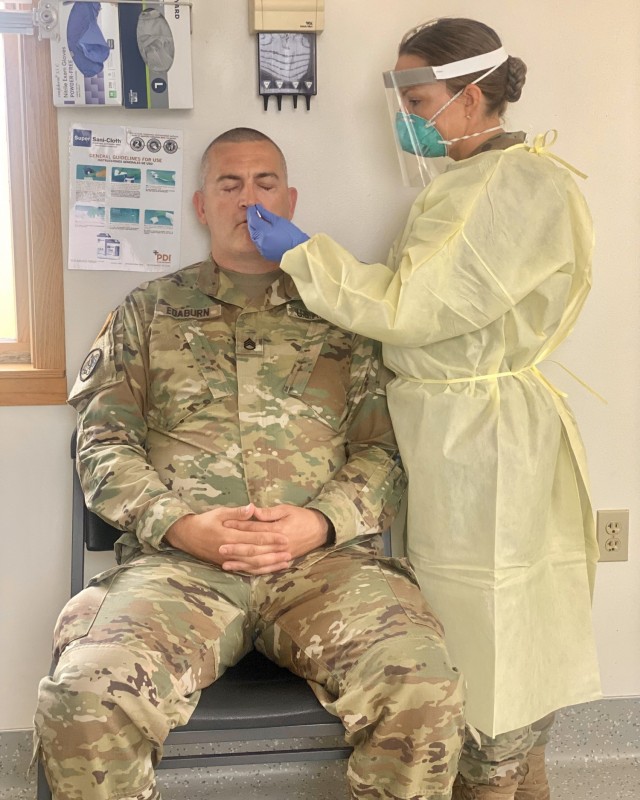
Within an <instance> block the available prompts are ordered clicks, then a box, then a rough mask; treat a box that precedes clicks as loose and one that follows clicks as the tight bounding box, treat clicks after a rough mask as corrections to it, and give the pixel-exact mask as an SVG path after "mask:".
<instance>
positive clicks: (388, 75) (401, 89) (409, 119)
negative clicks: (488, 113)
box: [383, 47, 509, 187]
mask: <svg viewBox="0 0 640 800" xmlns="http://www.w3.org/2000/svg"><path fill="white" fill-rule="evenodd" d="M508 57H509V56H508V54H507V52H506V51H505V49H504V48H503V47H500V48H498V49H497V50H493V51H492V52H490V53H484V54H483V55H480V56H474V57H473V58H465V59H463V60H462V61H454V62H452V63H450V64H443V65H442V66H439V67H417V68H415V69H405V70H390V71H389V72H385V73H383V78H384V85H385V91H386V94H387V103H388V106H389V114H390V116H391V124H392V128H393V131H394V138H395V142H396V150H397V153H398V160H399V161H400V169H401V171H402V180H403V182H404V184H405V186H422V187H425V186H427V185H428V184H429V183H430V182H431V181H432V180H433V178H435V177H436V176H437V175H439V174H440V173H441V172H443V171H444V169H445V167H446V165H447V164H448V163H449V162H450V159H449V157H448V155H447V153H448V146H449V145H450V144H452V143H453V142H454V141H460V140H461V139H467V138H471V137H473V136H476V135H479V134H480V133H486V132H487V131H488V130H498V128H488V129H486V130H484V131H480V132H478V133H474V134H470V136H462V137H459V138H457V139H452V140H449V141H447V140H445V139H443V137H442V136H441V135H440V133H439V131H438V129H437V127H436V124H434V123H437V117H438V116H439V115H440V114H441V113H442V112H443V111H444V110H445V109H446V108H447V107H448V106H449V105H450V104H451V103H452V102H453V101H454V100H455V99H456V98H457V97H458V96H459V95H460V94H462V91H463V90H462V91H460V92H458V93H457V94H455V95H454V96H453V97H451V98H450V99H449V100H448V101H447V102H446V103H445V104H444V105H443V106H442V107H441V108H440V109H438V110H437V111H436V113H435V114H434V115H433V116H432V117H431V119H428V120H427V119H424V118H423V117H419V116H417V115H415V114H412V113H411V110H410V108H407V107H406V103H407V99H406V98H407V94H409V93H410V90H411V88H412V87H418V86H422V85H427V84H437V83H439V82H442V81H447V80H449V78H457V77H460V76H462V75H471V74H473V73H474V72H480V71H481V70H485V72H484V73H483V74H482V75H481V76H480V77H479V78H476V80H475V81H473V83H478V82H479V81H481V80H482V79H483V78H485V77H486V76H487V75H489V74H490V73H491V72H493V71H494V70H495V69H497V68H498V67H499V66H500V65H501V64H504V62H505V61H506V60H507V58H508Z"/></svg>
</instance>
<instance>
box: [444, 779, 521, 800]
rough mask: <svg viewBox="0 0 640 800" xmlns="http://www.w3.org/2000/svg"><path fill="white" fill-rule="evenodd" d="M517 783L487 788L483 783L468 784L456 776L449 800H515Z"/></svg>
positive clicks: (514, 781) (515, 781)
mask: <svg viewBox="0 0 640 800" xmlns="http://www.w3.org/2000/svg"><path fill="white" fill-rule="evenodd" d="M517 788H518V781H517V780H516V779H514V780H513V782H510V783H509V784H508V785H507V786H489V785H487V784H484V783H468V782H467V781H466V780H465V779H464V778H463V777H462V775H460V774H458V776H457V777H456V780H455V783H454V784H453V794H452V795H451V800H515V796H516V789H517Z"/></svg>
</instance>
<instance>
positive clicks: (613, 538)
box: [598, 508, 629, 561]
mask: <svg viewBox="0 0 640 800" xmlns="http://www.w3.org/2000/svg"><path fill="white" fill-rule="evenodd" d="M598 546H599V548H600V561H628V560H629V509H628V508H617V509H609V510H605V511H598Z"/></svg>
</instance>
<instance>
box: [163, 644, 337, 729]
mask: <svg viewBox="0 0 640 800" xmlns="http://www.w3.org/2000/svg"><path fill="white" fill-rule="evenodd" d="M326 723H333V724H336V723H338V724H339V720H338V718H337V717H334V716H333V714H329V712H328V711H325V709H324V708H323V707H322V706H321V705H320V703H319V702H318V700H317V699H316V696H315V695H314V693H313V692H312V690H311V689H310V687H309V685H308V684H307V682H306V681H305V680H303V679H302V678H299V677H298V676H297V675H294V674H293V673H292V672H289V670H287V669H283V668H282V667H279V666H278V665H277V664H274V663H273V661H270V660H269V659H268V658H266V657H265V656H263V655H262V654H261V653H259V652H258V651H257V650H252V651H250V652H249V653H247V655H246V656H245V657H244V658H243V659H241V660H240V661H239V662H238V663H237V664H236V665H235V666H234V667H229V669H228V670H227V671H226V672H225V673H224V675H222V677H221V678H220V679H219V680H217V681H216V682H215V683H214V684H212V685H211V686H209V687H208V688H207V689H204V690H203V692H202V695H201V697H200V702H199V703H198V706H197V708H196V710H195V711H194V713H193V715H192V717H191V719H190V720H189V722H188V723H187V724H186V725H185V726H183V727H181V728H176V729H175V730H176V731H200V730H208V729H223V730H232V729H242V728H247V729H251V728H256V727H262V726H266V727H278V726H285V725H316V724H326Z"/></svg>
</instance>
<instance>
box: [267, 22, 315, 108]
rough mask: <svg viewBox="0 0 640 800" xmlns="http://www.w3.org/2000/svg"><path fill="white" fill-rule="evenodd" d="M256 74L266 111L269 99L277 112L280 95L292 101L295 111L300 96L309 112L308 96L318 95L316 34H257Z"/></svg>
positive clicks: (280, 100)
mask: <svg viewBox="0 0 640 800" xmlns="http://www.w3.org/2000/svg"><path fill="white" fill-rule="evenodd" d="M258 70H259V81H260V94H261V95H262V97H263V101H264V108H265V111H266V110H267V107H268V105H269V98H270V97H271V96H272V95H274V96H275V97H276V100H277V103H278V110H280V109H281V108H282V96H283V95H291V96H292V97H293V105H294V108H297V107H298V97H299V96H301V95H302V96H303V97H304V98H305V101H306V104H307V110H309V109H310V108H311V96H312V95H314V94H316V91H317V89H316V35H315V33H260V34H258Z"/></svg>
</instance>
